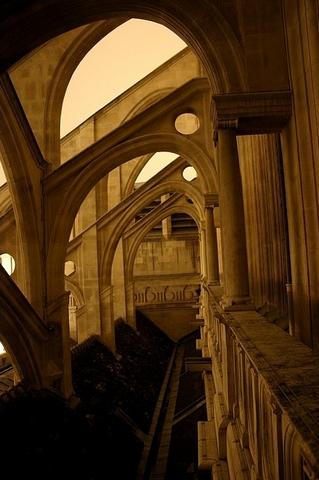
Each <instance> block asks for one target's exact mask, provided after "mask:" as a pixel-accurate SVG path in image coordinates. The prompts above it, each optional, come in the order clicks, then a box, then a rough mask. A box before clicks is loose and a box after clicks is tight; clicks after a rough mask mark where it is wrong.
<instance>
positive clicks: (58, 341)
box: [45, 292, 73, 398]
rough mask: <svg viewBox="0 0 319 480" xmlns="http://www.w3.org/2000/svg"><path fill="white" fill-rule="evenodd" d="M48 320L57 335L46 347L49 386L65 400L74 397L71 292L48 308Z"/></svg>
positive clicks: (61, 296) (52, 302)
mask: <svg viewBox="0 0 319 480" xmlns="http://www.w3.org/2000/svg"><path fill="white" fill-rule="evenodd" d="M46 315H47V319H48V320H49V323H50V327H51V328H53V329H54V331H55V334H54V335H53V336H52V337H51V339H50V342H49V343H48V345H46V347H45V359H46V362H47V365H46V382H47V386H48V387H50V386H52V385H54V386H55V388H57V389H58V390H60V391H61V393H62V395H64V397H65V398H70V397H71V396H72V395H73V386H72V368H71V349H70V327H69V292H64V293H63V294H61V295H60V296H59V297H57V298H55V299H54V300H52V301H51V302H50V304H49V305H48V306H47V311H46Z"/></svg>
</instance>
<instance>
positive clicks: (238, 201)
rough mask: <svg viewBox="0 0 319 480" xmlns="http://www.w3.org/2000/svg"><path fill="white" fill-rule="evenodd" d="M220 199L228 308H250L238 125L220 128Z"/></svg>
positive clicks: (226, 307) (223, 301)
mask: <svg viewBox="0 0 319 480" xmlns="http://www.w3.org/2000/svg"><path fill="white" fill-rule="evenodd" d="M218 150H219V152H218V153H219V158H218V160H219V179H220V184H219V202H220V215H221V228H222V230H221V234H222V244H223V265H224V274H225V280H224V296H223V299H222V304H223V306H224V308H225V309H233V310H237V309H243V310H245V309H247V308H248V305H249V304H250V305H251V300H250V297H249V280H248V265H247V252H246V234H245V218H244V205H243V192H242V184H241V176H240V170H239V158H238V152H237V143H236V131H235V130H234V129H220V130H219V131H218Z"/></svg>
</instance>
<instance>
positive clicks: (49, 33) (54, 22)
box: [0, 0, 245, 92]
mask: <svg viewBox="0 0 319 480" xmlns="http://www.w3.org/2000/svg"><path fill="white" fill-rule="evenodd" d="M34 3H35V2H30V3H29V4H28V6H25V5H24V8H23V10H22V9H21V10H20V11H19V8H18V7H17V6H16V5H15V11H14V9H13V12H12V15H11V16H9V17H8V18H6V19H5V20H4V21H2V22H1V24H0V27H1V30H2V32H3V39H2V44H1V48H0V59H1V68H2V70H3V69H4V68H8V67H9V66H10V65H11V64H12V63H14V62H15V61H17V60H18V59H19V58H21V57H22V56H23V55H25V54H26V53H28V52H29V51H30V50H32V49H34V48H35V47H38V46H39V45H41V44H42V43H44V42H46V41H48V40H49V39H51V38H53V37H55V36H57V35H59V34H62V33H63V32H66V31H67V30H70V29H72V28H75V27H79V26H81V25H85V24H88V23H91V22H95V21H99V20H104V19H110V18H123V17H128V18H132V17H135V18H142V19H146V20H151V21H154V22H158V23H161V24H163V25H165V26H166V27H168V28H170V29H171V30H172V31H174V32H175V33H177V35H179V36H180V37H181V38H182V39H183V40H184V41H185V42H186V43H187V44H189V45H190V46H191V47H192V48H193V49H194V50H195V52H196V53H197V54H198V55H199V57H200V59H201V61H202V63H203V64H204V66H205V68H206V69H207V72H208V75H209V77H210V80H211V83H212V85H215V86H216V85H218V86H219V89H218V90H219V91H220V92H222V91H231V90H233V91H238V90H241V89H242V88H243V87H244V85H245V73H244V66H243V64H244V62H243V53H242V48H241V46H240V44H239V41H238V39H237V38H236V36H235V34H234V32H233V30H232V28H231V27H230V25H229V23H228V22H227V21H226V20H225V18H224V17H223V15H222V14H221V13H220V11H219V10H218V8H217V7H216V6H215V5H213V4H212V3H210V4H209V5H208V4H207V2H206V1H204V0H199V1H198V2H196V4H194V2H192V1H191V0H183V1H182V2H170V1H169V0H164V1H163V2H161V4H160V5H159V4H158V2H157V1H155V0H145V1H144V2H136V1H135V0H128V1H127V0H126V1H125V2H124V1H122V0H121V1H119V0H117V1H114V0H109V1H105V2H103V3H101V2H100V0H92V1H91V2H90V3H84V2H82V1H81V0H53V1H50V2H41V4H39V3H38V2H37V8H34ZM17 10H18V12H17ZM48 18H50V23H49V24H48V22H47V19H48ZM194 18H196V22H195V21H194Z"/></svg>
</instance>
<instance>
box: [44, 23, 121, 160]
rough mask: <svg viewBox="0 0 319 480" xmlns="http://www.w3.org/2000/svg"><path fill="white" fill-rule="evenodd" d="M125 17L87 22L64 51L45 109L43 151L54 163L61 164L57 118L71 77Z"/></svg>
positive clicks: (58, 120) (58, 119)
mask: <svg viewBox="0 0 319 480" xmlns="http://www.w3.org/2000/svg"><path fill="white" fill-rule="evenodd" d="M124 21H126V19H123V20H122V19H119V18H117V19H113V20H109V21H104V22H99V23H97V24H96V23H94V24H92V25H88V26H87V27H86V28H85V30H84V31H81V32H79V35H78V36H77V37H76V39H75V40H73V42H72V43H71V44H70V46H69V47H68V48H67V50H66V51H65V52H64V54H63V56H62V57H61V60H60V62H59V64H58V66H57V68H56V70H55V72H54V75H53V78H52V80H51V83H50V85H49V89H48V95H47V98H46V103H45V112H44V125H43V129H44V154H45V157H46V159H47V160H48V161H49V162H51V163H52V164H53V165H54V166H58V165H59V163H60V119H61V110H62V104H63V99H64V96H65V92H66V89H67V86H68V84H69V82H70V79H71V76H72V75H73V73H74V71H75V70H76V68H77V66H78V65H79V63H80V62H81V60H82V59H83V58H84V57H85V55H86V54H87V53H88V52H89V51H90V50H91V49H92V48H93V47H94V45H95V44H96V43H97V42H99V41H100V40H101V39H102V38H103V37H105V36H106V35H107V34H108V33H110V32H111V31H112V30H113V29H114V28H117V27H118V26H119V25H121V23H123V22H124Z"/></svg>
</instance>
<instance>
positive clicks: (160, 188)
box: [101, 181, 204, 289]
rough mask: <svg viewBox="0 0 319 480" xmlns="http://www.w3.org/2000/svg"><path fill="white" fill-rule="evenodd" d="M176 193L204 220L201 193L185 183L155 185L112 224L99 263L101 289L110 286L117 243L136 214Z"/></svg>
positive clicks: (173, 182) (172, 182) (174, 182)
mask: <svg viewBox="0 0 319 480" xmlns="http://www.w3.org/2000/svg"><path fill="white" fill-rule="evenodd" d="M170 192H177V193H182V194H185V195H186V196H187V197H188V198H190V199H191V200H192V201H193V202H194V207H193V209H194V211H196V215H197V218H200V219H201V220H203V219H204V204H203V199H202V195H201V193H200V192H199V191H198V190H197V189H196V188H195V187H194V186H193V185H191V184H188V183H186V182H182V181H181V182H178V181H171V182H170V181H168V182H164V183H162V184H160V185H157V186H156V187H155V188H153V189H152V190H151V191H147V192H146V193H145V195H143V196H142V197H141V198H140V199H139V201H138V202H136V203H134V205H133V206H132V208H130V209H129V210H126V211H124V213H123V215H122V216H121V217H119V218H118V219H117V220H118V221H117V222H116V223H115V224H114V226H113V228H112V230H111V234H110V237H109V238H110V241H109V243H108V244H107V245H106V246H105V248H104V251H103V254H102V262H101V287H102V289H104V288H106V286H108V285H110V284H111V274H112V264H113V258H114V255H115V251H116V248H117V245H118V242H119V240H120V238H121V236H122V235H123V232H124V230H125V228H126V227H127V225H129V224H130V222H131V221H132V220H133V219H134V217H135V216H136V215H137V213H138V212H139V211H140V210H142V209H143V208H144V207H145V206H146V205H148V204H149V203H150V202H152V200H154V199H155V198H158V197H159V196H161V195H164V194H165V193H170Z"/></svg>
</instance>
